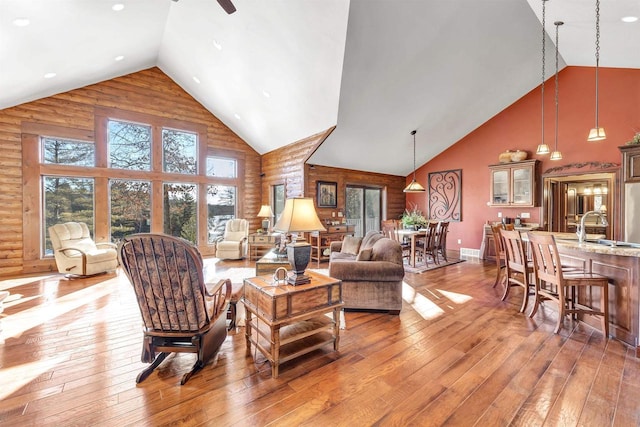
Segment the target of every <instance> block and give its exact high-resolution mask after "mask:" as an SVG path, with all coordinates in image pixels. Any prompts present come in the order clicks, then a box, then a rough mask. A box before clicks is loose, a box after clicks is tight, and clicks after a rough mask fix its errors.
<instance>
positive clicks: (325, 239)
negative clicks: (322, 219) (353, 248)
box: [309, 224, 355, 267]
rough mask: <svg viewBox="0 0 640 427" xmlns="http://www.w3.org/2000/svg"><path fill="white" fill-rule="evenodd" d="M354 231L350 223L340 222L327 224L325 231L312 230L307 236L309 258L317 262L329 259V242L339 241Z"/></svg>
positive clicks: (353, 226)
mask: <svg viewBox="0 0 640 427" xmlns="http://www.w3.org/2000/svg"><path fill="white" fill-rule="evenodd" d="M354 232H355V225H352V224H340V225H328V226H327V231H314V232H312V233H311V234H310V236H309V241H310V243H311V260H312V261H316V262H317V263H318V267H320V262H322V261H329V250H330V249H329V248H330V246H331V242H339V241H341V240H342V239H344V236H353V234H354Z"/></svg>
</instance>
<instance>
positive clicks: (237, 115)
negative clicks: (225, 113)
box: [233, 113, 241, 120]
mask: <svg viewBox="0 0 640 427" xmlns="http://www.w3.org/2000/svg"><path fill="white" fill-rule="evenodd" d="M233 117H235V118H236V119H238V120H241V117H240V114H238V113H235V114H234V115H233Z"/></svg>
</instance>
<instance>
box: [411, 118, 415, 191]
mask: <svg viewBox="0 0 640 427" xmlns="http://www.w3.org/2000/svg"><path fill="white" fill-rule="evenodd" d="M411 135H413V180H414V181H415V180H416V131H415V130H414V131H411Z"/></svg>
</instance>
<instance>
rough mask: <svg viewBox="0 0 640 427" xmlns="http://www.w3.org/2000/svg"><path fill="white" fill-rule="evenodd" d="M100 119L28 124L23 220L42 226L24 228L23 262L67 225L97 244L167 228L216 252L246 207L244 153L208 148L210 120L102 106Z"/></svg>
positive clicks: (34, 257) (204, 249) (208, 251)
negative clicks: (80, 228)
mask: <svg viewBox="0 0 640 427" xmlns="http://www.w3.org/2000/svg"><path fill="white" fill-rule="evenodd" d="M95 117H96V123H95V126H92V128H95V129H97V131H93V130H91V129H87V128H86V127H85V128H84V129H72V128H65V127H61V126H54V125H44V124H40V123H26V122H25V123H23V124H22V131H23V141H24V142H23V155H24V156H25V162H23V164H24V167H23V177H24V180H25V185H24V194H25V197H24V208H25V209H24V211H25V214H24V218H25V223H29V224H40V227H27V228H26V232H25V238H24V242H25V243H24V253H25V261H26V262H27V263H28V262H30V261H34V262H38V261H39V260H40V257H41V254H45V256H49V255H51V245H50V244H49V242H48V241H47V240H46V239H47V238H48V230H47V229H48V227H50V226H51V225H54V224H57V223H61V222H67V221H77V222H85V223H87V225H88V226H89V228H90V230H91V233H92V236H93V238H94V239H95V240H96V241H97V242H103V241H112V242H119V241H121V240H122V239H123V237H124V236H127V235H129V234H134V233H139V232H154V233H162V232H164V233H167V234H170V235H173V236H179V237H182V238H185V239H188V240H190V241H191V242H193V243H195V244H197V245H198V247H199V249H200V251H201V252H202V253H203V254H204V255H207V254H212V253H213V250H214V246H213V245H212V243H214V240H215V239H214V237H215V236H216V234H217V233H219V232H220V230H221V229H222V230H223V229H224V224H225V222H226V221H227V220H228V219H230V218H234V217H235V216H236V213H237V211H238V210H239V209H241V206H240V207H239V206H238V191H241V190H239V189H241V188H242V187H241V185H242V182H243V180H242V178H239V175H244V174H243V171H244V169H243V167H244V155H243V154H242V153H239V152H236V151H233V150H229V149H218V148H213V147H210V146H209V144H208V142H207V127H206V126H205V125H201V124H196V123H190V122H185V121H182V120H174V119H168V118H162V117H157V116H152V115H147V114H142V113H134V112H123V111H120V110H115V109H110V108H102V107H96V115H95ZM103 130H104V131H103ZM200 162H202V164H200ZM39 195H42V199H40V197H39ZM205 201H206V202H205ZM199 202H201V203H199ZM240 205H242V201H240Z"/></svg>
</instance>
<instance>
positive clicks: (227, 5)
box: [173, 0, 236, 15]
mask: <svg viewBox="0 0 640 427" xmlns="http://www.w3.org/2000/svg"><path fill="white" fill-rule="evenodd" d="M173 1H174V2H176V3H177V2H178V0H173ZM218 3H219V4H220V6H222V8H223V9H224V11H225V12H227V13H228V14H229V15H231V14H232V13H233V12H235V11H236V7H235V6H234V5H233V3H231V0H218Z"/></svg>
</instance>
